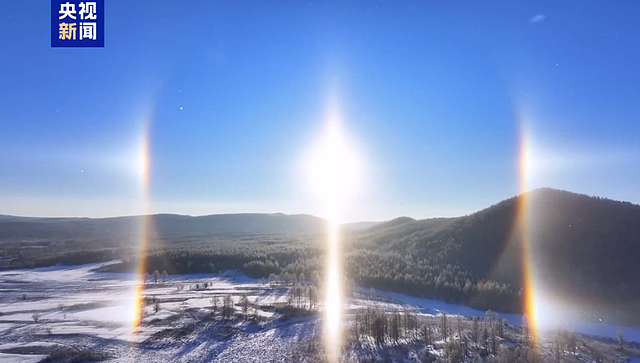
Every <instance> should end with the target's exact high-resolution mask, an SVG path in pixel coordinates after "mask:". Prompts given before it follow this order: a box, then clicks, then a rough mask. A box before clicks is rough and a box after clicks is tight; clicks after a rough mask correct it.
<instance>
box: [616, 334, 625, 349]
mask: <svg viewBox="0 0 640 363" xmlns="http://www.w3.org/2000/svg"><path fill="white" fill-rule="evenodd" d="M617 334H618V344H620V351H621V352H622V351H624V333H623V332H621V331H620V330H618V333H617Z"/></svg>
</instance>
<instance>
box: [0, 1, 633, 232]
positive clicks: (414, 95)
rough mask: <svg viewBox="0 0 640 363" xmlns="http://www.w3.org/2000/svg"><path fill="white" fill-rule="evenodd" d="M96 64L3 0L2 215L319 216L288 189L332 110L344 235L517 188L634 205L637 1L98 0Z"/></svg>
mask: <svg viewBox="0 0 640 363" xmlns="http://www.w3.org/2000/svg"><path fill="white" fill-rule="evenodd" d="M106 3H107V4H106V9H105V28H106V29H105V47H104V48H102V49H96V48H86V49H72V48H51V47H50V4H49V1H2V2H0V19H1V20H0V32H1V33H2V34H3V36H2V37H0V49H2V56H1V57H0V214H20V215H34V216H54V215H55V216H110V215H125V214H135V213H138V212H140V199H141V190H140V189H141V187H140V179H139V175H138V174H137V163H136V160H137V159H136V158H137V155H138V154H139V153H138V150H139V144H140V137H141V133H142V130H143V124H144V123H145V122H148V123H149V125H150V126H149V140H150V150H151V152H150V155H151V165H152V166H151V172H150V180H149V200H150V210H151V211H152V212H168V213H182V214H194V215H200V214H211V213H226V212H284V213H312V214H321V213H320V210H319V209H318V208H317V205H316V203H315V202H314V199H313V198H312V197H311V196H310V195H309V193H308V192H307V190H306V188H305V187H304V185H303V184H304V183H305V182H304V178H301V177H300V169H301V168H300V164H301V163H304V160H302V159H301V158H302V155H303V154H304V151H305V150H306V149H308V145H310V144H311V143H313V142H314V140H316V139H317V137H318V134H319V132H320V131H321V130H322V126H323V122H324V121H325V120H326V117H327V107H328V105H329V103H330V100H338V103H339V104H340V115H341V119H342V122H343V125H344V127H345V129H346V131H347V132H348V135H349V138H350V139H352V140H353V141H354V143H355V144H356V145H357V149H358V150H359V152H360V153H361V155H362V162H363V165H364V168H363V169H364V172H363V175H362V183H361V186H360V188H359V189H358V193H357V195H356V196H355V197H354V198H353V200H352V201H351V203H350V208H349V209H350V210H349V213H347V215H349V218H348V220H349V221H357V220H382V219H389V218H393V217H396V216H400V215H409V216H412V217H416V218H425V217H432V216H452V215H461V214H466V213H471V212H474V211H476V210H479V209H481V208H484V207H487V206H489V205H491V204H494V203H496V202H498V201H500V200H502V199H505V198H508V197H510V196H513V195H515V194H516V193H518V191H519V187H518V185H519V176H518V175H519V174H518V157H519V156H518V155H519V149H520V144H521V139H522V135H521V130H522V129H523V127H522V125H526V130H528V131H527V133H526V137H527V139H528V140H529V144H530V145H531V149H530V150H529V152H530V154H531V155H532V158H533V160H534V161H533V163H532V165H533V166H532V167H531V168H532V171H530V174H531V180H530V184H529V187H531V188H534V187H540V186H550V187H555V188H561V189H567V190H571V191H575V192H580V193H586V194H592V195H600V196H605V197H609V198H613V199H620V200H628V201H632V202H634V203H639V202H640V188H638V185H640V107H638V105H640V90H639V87H640V86H639V85H640V74H639V67H638V65H639V64H640V45H639V44H638V42H637V41H638V39H640V23H639V22H638V21H637V14H638V10H640V4H636V2H633V1H624V2H623V1H619V2H618V1H615V2H608V3H605V2H602V1H536V2H533V1H532V2H527V1H482V2H480V1H350V2H342V1H326V2H325V1H323V2H302V1H287V2H273V1H217V0H214V1H188V2H182V1H180V2H178V1H154V2H153V5H151V2H149V1H124V0H107V1H106Z"/></svg>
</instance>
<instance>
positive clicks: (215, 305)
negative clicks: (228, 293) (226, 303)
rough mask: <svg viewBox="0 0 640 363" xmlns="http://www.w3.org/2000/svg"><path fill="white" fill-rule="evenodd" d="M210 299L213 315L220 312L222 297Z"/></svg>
mask: <svg viewBox="0 0 640 363" xmlns="http://www.w3.org/2000/svg"><path fill="white" fill-rule="evenodd" d="M209 301H210V302H211V310H213V315H216V314H217V313H218V308H219V307H220V298H219V297H217V296H214V297H212V298H211V299H210V300H209Z"/></svg>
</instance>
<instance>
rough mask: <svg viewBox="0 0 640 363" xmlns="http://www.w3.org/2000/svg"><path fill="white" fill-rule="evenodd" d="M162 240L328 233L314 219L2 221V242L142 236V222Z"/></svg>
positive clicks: (254, 216)
mask: <svg viewBox="0 0 640 363" xmlns="http://www.w3.org/2000/svg"><path fill="white" fill-rule="evenodd" d="M145 218H146V220H147V223H149V224H150V225H152V226H153V230H154V231H155V232H156V233H158V234H159V235H161V236H170V235H180V234H183V235H203V234H290V233H293V234H296V233H317V232H320V231H324V230H326V221H324V220H323V219H321V218H318V217H314V216H311V215H304V214H298V215H285V214H280V213H277V214H251V213H245V214H215V215H208V216H198V217H191V216H185V215H176V214H155V215H150V216H129V217H114V218H27V217H9V216H4V217H3V218H0V241H19V240H24V239H49V240H55V239H65V238H82V239H92V238H104V237H109V238H119V237H125V236H131V235H137V234H138V233H139V229H140V225H141V224H142V220H143V219H145Z"/></svg>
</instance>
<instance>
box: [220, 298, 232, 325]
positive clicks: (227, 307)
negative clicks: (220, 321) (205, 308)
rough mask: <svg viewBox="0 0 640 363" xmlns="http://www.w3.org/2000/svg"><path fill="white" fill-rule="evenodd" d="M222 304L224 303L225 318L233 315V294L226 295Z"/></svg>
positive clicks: (223, 312) (223, 313) (223, 314)
mask: <svg viewBox="0 0 640 363" xmlns="http://www.w3.org/2000/svg"><path fill="white" fill-rule="evenodd" d="M222 304H223V307H222V316H223V317H224V318H225V319H229V318H231V317H233V299H232V298H231V295H227V296H225V297H224V299H223V301H222Z"/></svg>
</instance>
